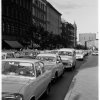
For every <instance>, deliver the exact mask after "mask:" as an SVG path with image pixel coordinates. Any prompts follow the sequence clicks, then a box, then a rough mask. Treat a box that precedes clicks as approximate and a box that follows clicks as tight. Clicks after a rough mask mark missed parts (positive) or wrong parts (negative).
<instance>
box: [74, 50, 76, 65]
mask: <svg viewBox="0 0 100 100" xmlns="http://www.w3.org/2000/svg"><path fill="white" fill-rule="evenodd" d="M73 63H74V65H75V64H76V52H75V51H74V52H73Z"/></svg>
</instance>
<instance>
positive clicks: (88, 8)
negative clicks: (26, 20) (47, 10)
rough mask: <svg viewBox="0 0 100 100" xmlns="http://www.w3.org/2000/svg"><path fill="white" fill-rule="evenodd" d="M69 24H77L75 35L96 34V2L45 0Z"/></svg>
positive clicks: (89, 0)
mask: <svg viewBox="0 0 100 100" xmlns="http://www.w3.org/2000/svg"><path fill="white" fill-rule="evenodd" d="M47 1H48V2H50V3H51V4H52V5H53V6H54V7H55V8H56V9H57V10H58V11H59V12H60V13H61V14H62V18H64V19H65V20H66V21H68V22H70V23H72V24H73V23H74V21H75V22H76V24H77V28H78V29H77V33H78V34H79V33H90V32H91V33H94V32H95V33H97V32H98V0H47Z"/></svg>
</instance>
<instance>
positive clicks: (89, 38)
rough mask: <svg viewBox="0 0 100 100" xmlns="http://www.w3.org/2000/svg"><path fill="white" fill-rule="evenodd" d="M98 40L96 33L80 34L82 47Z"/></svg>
mask: <svg viewBox="0 0 100 100" xmlns="http://www.w3.org/2000/svg"><path fill="white" fill-rule="evenodd" d="M94 40H96V33H80V34H79V42H80V43H81V44H82V45H85V44H86V42H89V41H94Z"/></svg>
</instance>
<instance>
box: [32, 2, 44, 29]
mask: <svg viewBox="0 0 100 100" xmlns="http://www.w3.org/2000/svg"><path fill="white" fill-rule="evenodd" d="M32 23H33V24H35V25H36V26H42V27H44V29H45V30H46V0H33V1H32Z"/></svg>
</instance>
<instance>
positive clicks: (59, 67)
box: [56, 56, 63, 76]
mask: <svg viewBox="0 0 100 100" xmlns="http://www.w3.org/2000/svg"><path fill="white" fill-rule="evenodd" d="M56 64H57V67H58V72H59V76H60V75H61V74H62V72H63V64H62V61H61V58H60V56H57V61H56Z"/></svg>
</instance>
